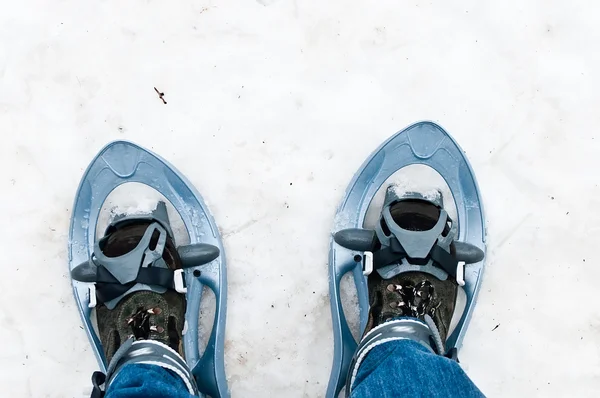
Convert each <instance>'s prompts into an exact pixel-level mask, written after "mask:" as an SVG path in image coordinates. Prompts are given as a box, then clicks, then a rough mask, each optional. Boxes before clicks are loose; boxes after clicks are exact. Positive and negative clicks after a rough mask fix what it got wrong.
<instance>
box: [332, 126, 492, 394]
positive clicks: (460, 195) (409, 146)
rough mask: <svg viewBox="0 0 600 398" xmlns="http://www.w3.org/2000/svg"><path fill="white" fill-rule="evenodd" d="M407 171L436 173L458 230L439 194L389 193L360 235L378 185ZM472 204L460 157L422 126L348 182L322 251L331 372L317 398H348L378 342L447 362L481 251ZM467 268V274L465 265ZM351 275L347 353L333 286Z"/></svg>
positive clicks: (462, 327)
mask: <svg viewBox="0 0 600 398" xmlns="http://www.w3.org/2000/svg"><path fill="white" fill-rule="evenodd" d="M410 164H425V165H428V166H430V167H432V168H433V169H434V170H436V171H437V172H438V173H439V174H440V175H441V176H442V177H443V178H444V180H445V181H446V183H447V184H448V186H449V188H450V190H451V192H452V195H453V196H454V200H455V204H456V209H457V213H458V220H452V219H451V218H450V216H449V215H448V213H447V211H446V210H445V209H444V198H443V197H442V194H441V192H440V191H437V190H433V191H428V192H410V191H406V190H403V189H400V188H399V187H397V186H394V185H390V186H388V187H387V188H386V195H385V201H384V204H383V209H382V212H381V216H380V219H379V222H378V223H377V225H376V227H375V228H374V229H364V228H362V226H363V221H364V219H365V214H366V211H367V208H368V207H369V204H370V202H371V200H372V199H373V196H374V195H375V193H376V192H377V191H378V190H379V188H380V187H381V185H382V184H383V183H384V182H385V181H386V180H387V179H388V178H389V177H390V176H391V175H392V174H394V173H395V172H396V171H398V170H399V169H401V168H403V167H405V166H408V165H410ZM479 198H480V195H479V191H478V188H477V183H476V181H475V177H474V175H473V172H472V170H471V168H470V166H469V164H468V161H467V159H466V158H465V156H464V154H463V152H462V150H460V148H459V147H458V145H457V144H456V143H455V142H454V140H452V138H451V137H450V136H449V135H448V134H447V133H446V132H445V131H444V130H442V128H441V127H439V126H437V125H435V124H433V123H429V122H422V123H417V124H415V125H412V126H410V127H408V128H407V129H405V130H403V131H401V132H399V133H398V134H396V135H395V136H394V137H392V138H391V139H390V140H388V141H387V142H386V143H384V144H383V145H382V146H381V147H380V148H379V149H378V150H377V151H375V153H374V154H373V155H372V156H371V157H370V158H369V159H368V160H367V162H366V163H365V164H364V165H363V167H362V168H361V170H359V172H358V173H357V174H356V176H355V177H354V179H353V181H352V182H351V184H350V187H349V189H348V190H347V193H346V197H345V198H344V200H343V202H342V205H341V206H340V208H339V210H338V214H337V215H336V227H338V228H339V230H338V231H337V232H336V233H335V234H334V236H333V237H332V241H331V246H330V273H331V278H330V294H331V309H332V315H333V327H334V343H335V350H334V364H333V369H332V373H331V378H330V382H329V387H328V391H327V396H328V397H337V396H338V394H339V393H340V391H341V390H342V388H344V387H345V391H346V395H347V396H348V395H349V394H350V391H351V388H352V383H353V380H354V376H355V375H356V372H357V370H358V367H359V366H360V363H361V361H362V359H363V358H364V357H365V356H366V354H367V353H368V352H369V350H370V349H371V348H373V347H375V346H376V345H377V344H379V343H381V342H382V340H385V341H390V340H394V339H406V338H410V339H412V340H415V341H417V342H419V343H421V344H423V345H424V346H426V347H428V348H429V349H430V350H431V351H432V352H435V353H437V354H439V355H446V356H448V357H451V358H453V359H457V350H458V348H459V347H460V344H461V341H462V338H463V336H464V333H465V331H466V325H467V324H468V321H469V318H470V315H471V313H472V310H473V306H474V303H475V298H476V295H477V292H478V288H479V283H480V278H481V274H482V271H483V259H484V255H485V253H484V250H485V230H484V220H483V211H482V208H481V203H480V199H479ZM467 264H469V266H468V267H465V265H467ZM348 272H352V274H353V277H354V282H355V286H356V289H357V294H358V299H359V306H360V327H361V328H362V330H363V335H362V338H361V339H360V342H359V343H358V344H357V342H356V340H355V339H354V337H353V336H352V333H351V331H350V327H349V326H348V323H347V320H346V318H345V316H344V313H343V309H342V304H341V297H340V281H341V278H342V277H343V276H344V275H345V274H346V273H348Z"/></svg>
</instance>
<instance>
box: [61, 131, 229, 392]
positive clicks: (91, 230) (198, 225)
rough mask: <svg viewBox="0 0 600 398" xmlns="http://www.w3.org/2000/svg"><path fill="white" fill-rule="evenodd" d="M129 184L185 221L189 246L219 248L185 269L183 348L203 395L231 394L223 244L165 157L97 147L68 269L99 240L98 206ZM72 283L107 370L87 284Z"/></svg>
mask: <svg viewBox="0 0 600 398" xmlns="http://www.w3.org/2000/svg"><path fill="white" fill-rule="evenodd" d="M128 182H137V183H142V184H145V185H147V186H149V187H152V188H154V189H155V190H157V191H158V192H160V193H161V194H162V195H163V196H164V197H165V198H166V199H168V200H169V202H171V204H172V205H173V207H174V208H175V209H176V210H177V212H178V213H179V215H180V216H181V218H182V220H183V223H184V224H185V227H186V229H187V232H188V234H189V238H190V244H194V243H208V244H211V245H214V246H216V247H218V248H219V250H220V255H219V257H217V258H216V259H215V260H213V261H211V262H210V263H208V264H204V265H201V266H197V267H190V268H186V269H184V275H185V281H186V286H187V293H186V299H187V307H186V313H185V319H186V322H187V331H186V333H185V334H184V335H183V347H184V352H185V360H186V362H187V364H188V366H189V367H190V369H191V370H192V373H193V374H194V376H195V377H196V380H197V382H198V386H199V388H200V390H201V391H202V393H204V394H208V395H210V396H212V397H215V398H216V397H229V391H228V389H227V380H226V378H225V360H224V345H225V314H226V311H227V275H226V272H225V252H224V250H223V243H222V241H221V236H220V234H219V230H218V228H217V225H216V224H215V222H214V220H213V217H212V215H211V214H210V212H209V210H208V208H207V207H206V205H205V204H204V201H203V200H202V197H201V196H200V194H199V193H198V192H197V191H196V189H195V188H194V186H193V185H192V184H191V183H190V182H189V181H188V180H187V179H186V178H185V177H184V176H183V175H182V174H181V173H180V172H179V171H177V169H175V168H174V167H173V166H172V165H170V164H169V163H168V162H167V161H165V160H164V159H162V158H161V157H159V156H158V155H156V154H154V153H152V152H150V151H148V150H146V149H144V148H142V147H140V146H138V145H136V144H133V143H131V142H127V141H115V142H112V143H110V144H108V145H106V146H105V147H104V148H103V149H102V150H101V151H100V153H99V154H98V155H97V156H96V157H95V158H94V160H92V162H91V163H90V165H89V166H88V168H87V170H86V171H85V173H84V175H83V177H82V180H81V183H80V184H79V188H78V190H77V194H76V196H75V203H74V205H73V213H72V216H71V228H70V233H69V243H68V253H69V270H73V268H74V267H76V266H77V265H78V264H80V263H82V262H84V261H87V260H88V259H89V258H90V256H91V255H92V253H93V250H94V243H95V242H96V240H97V237H96V224H97V222H98V217H99V215H100V210H101V209H102V205H103V204H104V201H105V199H106V198H107V197H108V195H109V194H110V193H111V192H112V191H113V190H114V189H115V188H117V187H118V186H120V185H121V184H125V183H128ZM197 271H200V275H199V276H194V272H196V274H197ZM72 285H73V292H74V294H75V301H76V302H77V307H78V309H79V312H80V314H81V318H82V320H83V323H84V325H85V329H86V333H87V335H88V338H89V339H90V342H91V343H92V349H93V351H94V354H95V355H96V359H97V360H98V364H99V365H100V369H101V371H102V372H106V368H107V366H108V364H107V362H106V358H105V356H104V351H103V349H102V345H101V343H100V339H99V337H98V335H97V334H96V332H95V331H94V328H93V327H92V320H91V317H90V315H91V308H89V303H90V290H89V284H88V283H83V282H78V281H75V280H72ZM204 286H207V287H209V288H210V289H211V290H212V291H213V292H214V294H215V297H216V311H215V318H214V323H213V328H212V331H211V334H210V337H209V340H208V344H207V346H206V349H205V351H204V353H203V354H202V355H200V353H199V347H198V321H199V319H198V316H199V309H200V301H201V299H202V289H203V287H204Z"/></svg>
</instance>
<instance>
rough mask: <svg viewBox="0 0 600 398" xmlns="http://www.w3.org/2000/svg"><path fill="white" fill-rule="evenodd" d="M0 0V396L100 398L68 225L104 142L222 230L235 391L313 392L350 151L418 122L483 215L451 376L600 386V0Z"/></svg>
mask: <svg viewBox="0 0 600 398" xmlns="http://www.w3.org/2000/svg"><path fill="white" fill-rule="evenodd" d="M0 6H1V9H2V12H1V13H0V130H1V131H2V133H1V134H2V135H1V137H2V144H1V145H0V159H1V162H2V171H0V192H1V193H0V208H1V209H2V211H3V214H2V217H1V220H2V226H3V227H2V229H1V232H0V242H1V245H0V248H1V249H2V252H3V253H4V256H3V257H4V263H3V266H2V276H1V277H0V303H1V304H0V341H1V342H2V343H1V348H0V370H1V371H0V396H11V397H80V396H83V394H84V393H85V392H86V391H89V389H90V383H89V378H90V375H91V372H92V371H93V370H94V369H95V368H96V362H95V359H94V357H93V355H92V353H91V350H90V348H89V344H88V341H87V339H86V336H85V333H84V331H83V330H82V326H81V322H80V319H79V315H78V313H77V311H76V308H75V305H74V301H73V298H72V292H71V286H70V283H69V276H68V273H67V259H66V247H67V228H68V225H69V217H70V212H71V205H72V203H73V195H74V193H75V191H76V189H77V185H78V183H79V179H80V177H81V174H82V172H83V170H84V169H85V167H86V166H87V164H88V162H89V161H90V160H91V159H92V157H93V156H94V155H95V154H96V152H97V151H98V150H99V149H100V148H101V147H102V146H103V145H104V144H105V143H107V142H108V141H110V140H114V139H129V140H132V141H135V142H137V143H139V144H141V145H143V146H145V147H148V148H151V149H153V150H154V151H156V152H158V153H159V154H160V155H162V156H163V157H165V158H167V159H168V160H169V161H171V162H172V163H173V164H175V165H176V166H177V167H178V168H179V169H180V170H181V171H182V172H184V173H185V174H186V175H187V176H188V177H189V179H190V180H191V181H192V182H193V183H194V184H195V185H196V187H197V188H198V189H199V190H200V191H201V192H202V194H203V195H204V198H205V199H206V201H207V202H208V204H209V206H210V208H211V210H212V212H213V214H214V216H215V218H216V220H217V222H218V224H219V226H220V228H221V231H222V233H223V236H224V241H225V247H226V250H227V258H228V265H229V269H228V276H229V294H230V295H229V300H228V305H229V311H228V323H227V336H226V340H227V343H226V365H227V373H228V378H229V386H230V389H231V393H232V395H233V396H234V397H262V396H282V397H283V396H285V397H304V396H306V397H320V396H323V395H324V392H325V388H326V385H327V381H328V378H329V371H330V366H331V363H330V362H331V356H332V334H331V320H330V311H329V301H328V300H329V299H328V284H327V250H328V237H329V233H330V231H331V228H332V223H333V214H334V212H335V208H336V206H337V204H338V201H339V200H340V198H341V196H342V194H343V191H344V189H345V186H346V184H347V183H348V181H349V179H350V178H351V176H352V175H353V173H354V172H355V170H356V169H357V168H358V166H359V165H360V164H361V163H362V161H363V160H364V158H365V157H366V156H367V155H368V154H369V153H370V152H371V151H372V150H373V149H374V148H375V147H376V146H377V145H378V144H379V143H380V142H381V141H382V140H384V139H385V138H387V137H388V136H389V135H391V134H392V133H394V132H395V131H397V130H399V129H401V128H403V127H404V126H406V125H408V124H410V123H412V122H414V121H417V120H421V119H432V120H434V121H437V122H438V123H440V124H441V125H442V126H444V127H445V128H446V129H447V130H448V131H450V132H451V133H452V134H453V135H454V136H455V138H456V139H457V140H458V141H459V143H460V144H461V146H462V147H463V149H464V150H465V151H466V152H467V154H468V155H469V157H470V159H471V162H472V165H473V167H474V170H475V172H476V173H477V176H478V178H479V184H480V187H481V190H482V194H483V196H484V199H485V207H486V211H487V221H488V226H487V227H488V243H489V247H488V248H489V251H488V254H489V256H488V268H487V271H486V275H485V280H484V285H483V289H482V291H481V294H480V298H479V303H478V307H477V309H476V311H475V315H474V317H473V322H472V324H471V326H470V329H469V332H468V334H467V338H466V340H465V344H464V348H463V350H462V354H461V360H462V366H463V367H464V368H465V369H466V371H467V373H468V374H469V375H470V376H471V377H472V378H473V380H474V381H475V382H476V383H477V385H479V386H480V387H481V389H482V390H483V391H484V392H486V393H487V394H488V395H489V396H507V397H514V396H540V397H541V396H544V397H548V396H557V397H559V396H574V395H577V396H589V397H591V396H597V394H598V391H600V349H599V347H600V306H599V305H598V304H597V295H598V291H599V289H598V281H599V280H600V266H599V265H598V263H599V262H600V254H598V252H597V247H598V241H599V240H600V227H599V225H600V211H599V209H598V205H600V200H599V199H598V198H599V197H600V188H599V187H598V180H599V179H600V177H599V176H598V167H599V166H600V157H599V154H600V138H599V137H600V136H599V135H598V134H597V130H596V129H597V128H598V127H597V126H598V122H599V121H600V113H599V111H598V110H599V109H600V94H599V90H598V88H599V87H600V86H599V85H600V75H599V71H600V52H598V48H599V46H600V25H598V18H599V17H600V4H599V3H598V2H596V1H591V0H590V1H578V0H575V1H571V2H565V1H554V0H535V1H534V0H531V1H518V0H506V1H481V0H471V1H441V0H438V1H398V0H381V1H366V0H363V1H358V0H352V1H349V0H328V1H322V0H321V1H316V0H312V1H311V0H308V1H301V0H256V1H253V0H244V1H242V0H220V1H216V0H212V1H210V0H205V1H157V0H143V1H140V0H132V1H88V2H77V1H72V0H64V1H41V0H38V1H34V0H22V1H10V2H9V1H2V4H0ZM154 87H156V88H157V89H158V90H160V91H162V92H164V93H165V96H164V99H165V100H166V101H167V104H166V105H165V104H163V103H162V101H161V100H160V99H159V97H158V95H157V94H156V92H155V91H154ZM596 138H598V139H596Z"/></svg>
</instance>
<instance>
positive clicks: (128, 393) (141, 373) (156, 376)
mask: <svg viewBox="0 0 600 398" xmlns="http://www.w3.org/2000/svg"><path fill="white" fill-rule="evenodd" d="M105 397H106V398H142V397H144V398H162V397H172V398H190V397H195V395H191V394H190V393H189V391H188V389H187V387H186V385H185V383H184V382H183V380H182V379H181V378H180V377H179V376H178V375H177V374H175V373H173V372H172V371H169V370H167V369H164V368H161V367H160V366H156V365H144V364H133V365H126V366H124V367H123V369H122V370H121V371H120V372H119V374H118V375H117V376H116V377H115V380H114V381H113V382H112V383H111V385H110V387H109V388H108V390H107V391H106V395H105Z"/></svg>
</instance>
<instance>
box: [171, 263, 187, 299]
mask: <svg viewBox="0 0 600 398" xmlns="http://www.w3.org/2000/svg"><path fill="white" fill-rule="evenodd" d="M184 278H185V276H183V270H182V269H181V268H180V269H176V270H175V271H174V272H173V283H174V284H175V291H176V292H177V293H187V287H185V279H184Z"/></svg>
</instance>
